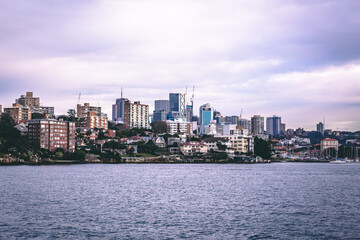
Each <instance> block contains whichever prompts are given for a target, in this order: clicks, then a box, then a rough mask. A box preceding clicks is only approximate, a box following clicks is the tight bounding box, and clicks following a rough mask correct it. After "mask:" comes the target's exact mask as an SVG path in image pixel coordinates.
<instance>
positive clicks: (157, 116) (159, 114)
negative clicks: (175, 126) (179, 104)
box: [153, 100, 170, 122]
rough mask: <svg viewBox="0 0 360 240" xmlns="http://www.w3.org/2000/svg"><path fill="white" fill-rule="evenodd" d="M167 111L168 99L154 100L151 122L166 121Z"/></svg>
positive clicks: (168, 108)
mask: <svg viewBox="0 0 360 240" xmlns="http://www.w3.org/2000/svg"><path fill="white" fill-rule="evenodd" d="M169 112H170V106H169V100H155V110H154V113H153V122H156V121H166V118H167V114H168V113H169Z"/></svg>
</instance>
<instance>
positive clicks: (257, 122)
mask: <svg viewBox="0 0 360 240" xmlns="http://www.w3.org/2000/svg"><path fill="white" fill-rule="evenodd" d="M251 133H252V134H253V135H257V134H264V117H261V116H260V115H254V116H253V117H252V118H251Z"/></svg>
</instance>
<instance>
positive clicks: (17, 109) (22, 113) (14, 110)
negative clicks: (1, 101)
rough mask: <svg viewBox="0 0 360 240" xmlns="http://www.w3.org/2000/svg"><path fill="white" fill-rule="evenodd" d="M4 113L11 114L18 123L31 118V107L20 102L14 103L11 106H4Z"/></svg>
mask: <svg viewBox="0 0 360 240" xmlns="http://www.w3.org/2000/svg"><path fill="white" fill-rule="evenodd" d="M4 113H7V114H9V115H10V117H11V118H12V119H13V120H14V121H15V123H16V124H18V123H21V122H26V121H29V120H30V119H31V110H30V108H29V107H24V106H21V105H20V104H18V103H14V104H13V106H12V107H10V108H4Z"/></svg>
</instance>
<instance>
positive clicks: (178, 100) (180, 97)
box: [169, 93, 186, 116]
mask: <svg viewBox="0 0 360 240" xmlns="http://www.w3.org/2000/svg"><path fill="white" fill-rule="evenodd" d="M169 104H170V112H173V113H174V114H175V115H178V116H185V114H186V104H185V94H183V93H170V94H169Z"/></svg>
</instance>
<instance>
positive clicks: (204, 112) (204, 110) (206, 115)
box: [199, 103, 214, 134]
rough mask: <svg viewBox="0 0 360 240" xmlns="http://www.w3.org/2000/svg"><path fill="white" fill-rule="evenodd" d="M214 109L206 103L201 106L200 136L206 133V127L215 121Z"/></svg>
mask: <svg viewBox="0 0 360 240" xmlns="http://www.w3.org/2000/svg"><path fill="white" fill-rule="evenodd" d="M213 114H214V109H213V108H212V107H211V106H210V104H209V103H206V104H204V105H202V106H200V109H199V115H200V117H199V125H200V134H204V133H205V126H206V125H209V124H210V123H211V121H212V120H213Z"/></svg>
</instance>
